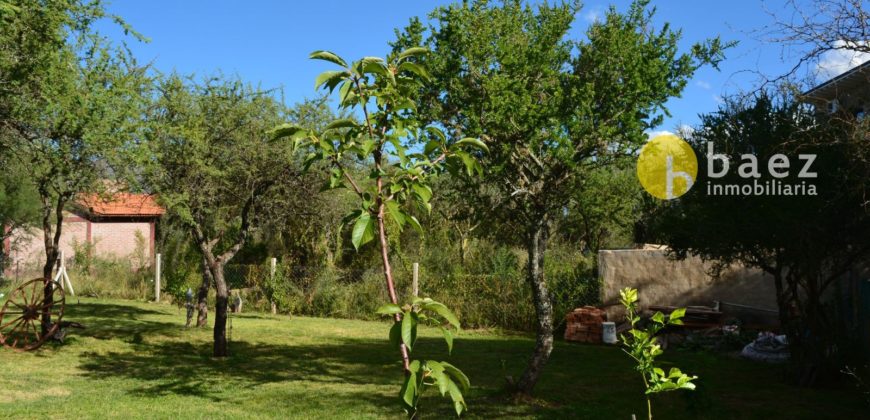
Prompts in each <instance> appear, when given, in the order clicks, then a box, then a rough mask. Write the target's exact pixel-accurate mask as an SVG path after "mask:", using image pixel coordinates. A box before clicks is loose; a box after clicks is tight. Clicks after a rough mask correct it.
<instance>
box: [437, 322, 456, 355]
mask: <svg viewBox="0 0 870 420" xmlns="http://www.w3.org/2000/svg"><path fill="white" fill-rule="evenodd" d="M438 329H439V330H441V335H443V336H444V341H446V342H447V354H452V353H453V333H452V332H450V330H448V329H447V328H444V327H438Z"/></svg>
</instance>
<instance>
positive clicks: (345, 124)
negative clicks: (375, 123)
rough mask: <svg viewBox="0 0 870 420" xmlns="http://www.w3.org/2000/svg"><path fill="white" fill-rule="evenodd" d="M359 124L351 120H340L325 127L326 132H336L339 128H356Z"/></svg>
mask: <svg viewBox="0 0 870 420" xmlns="http://www.w3.org/2000/svg"><path fill="white" fill-rule="evenodd" d="M357 127H359V124H358V123H357V122H356V121H354V120H353V119H351V118H340V119H337V120H335V121H333V122H331V123H329V125H327V126H326V129H327V130H338V129H340V128H357Z"/></svg>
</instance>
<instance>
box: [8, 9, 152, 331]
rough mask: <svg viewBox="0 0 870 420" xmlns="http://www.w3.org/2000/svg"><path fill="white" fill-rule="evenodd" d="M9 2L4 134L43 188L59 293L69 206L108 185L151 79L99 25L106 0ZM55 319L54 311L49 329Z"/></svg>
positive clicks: (45, 319) (48, 266) (49, 268)
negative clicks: (96, 24) (62, 242)
mask: <svg viewBox="0 0 870 420" xmlns="http://www.w3.org/2000/svg"><path fill="white" fill-rule="evenodd" d="M9 4H11V5H12V6H13V7H11V8H9V7H4V8H3V11H2V16H0V19H2V20H3V24H2V25H0V46H2V47H0V99H2V100H0V124H2V125H0V130H2V131H3V132H2V135H0V141H2V142H3V145H2V148H3V149H4V152H6V153H9V156H11V157H12V158H14V159H16V160H18V161H19V162H27V164H26V165H25V166H24V169H25V170H26V174H27V176H28V178H29V180H30V182H32V183H33V185H34V188H35V190H36V192H37V194H38V196H39V201H40V215H39V216H40V219H41V220H40V221H41V226H40V227H41V228H42V230H43V235H44V238H43V239H44V244H45V256H46V259H45V264H44V266H43V276H44V278H45V279H46V283H45V284H46V286H45V297H46V299H50V298H51V296H52V293H51V291H52V283H51V282H50V281H49V280H50V279H51V278H52V274H53V271H54V266H55V262H56V261H57V258H58V255H59V251H58V249H59V243H60V238H61V234H62V230H63V218H64V210H65V208H66V206H67V204H69V203H70V202H71V201H72V200H73V199H74V198H75V197H76V195H78V194H80V193H99V192H102V191H103V190H104V188H105V187H106V183H105V182H104V181H105V180H106V179H107V178H108V177H109V176H110V175H111V171H110V167H111V166H112V165H113V163H116V162H118V161H121V160H123V157H124V156H125V154H126V153H128V152H129V150H130V148H129V147H127V145H129V143H130V142H132V139H133V137H134V133H135V132H136V130H137V129H138V128H139V126H140V122H141V113H142V111H143V105H144V103H145V101H144V96H145V92H146V91H147V89H148V84H149V80H148V79H147V78H146V77H145V76H144V69H143V68H141V67H139V66H137V65H136V62H135V60H133V58H132V57H130V56H129V55H128V53H127V52H126V51H125V50H124V49H120V48H114V47H112V46H111V44H110V43H109V42H108V40H107V39H106V38H104V37H102V36H101V35H99V34H98V33H97V32H95V31H94V30H93V27H92V26H93V22H94V21H96V20H98V19H100V18H103V17H107V15H106V13H105V11H104V9H103V5H102V3H100V2H99V1H97V2H86V3H85V2H80V1H49V2H36V1H21V2H12V3H8V4H7V5H9ZM113 19H114V20H115V21H116V22H119V23H120V24H121V25H122V26H124V28H125V29H129V28H128V27H127V26H126V24H124V23H123V21H121V20H120V19H119V18H117V17H113ZM22 40H24V41H26V42H22ZM50 323H51V319H50V315H49V313H48V309H46V311H45V313H44V314H43V316H42V329H43V331H47V329H48V328H49V327H50Z"/></svg>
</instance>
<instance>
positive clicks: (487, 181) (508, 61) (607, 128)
mask: <svg viewBox="0 0 870 420" xmlns="http://www.w3.org/2000/svg"><path fill="white" fill-rule="evenodd" d="M647 5H648V1H635V2H634V3H632V5H631V6H630V7H629V10H628V11H627V12H626V13H624V14H623V13H619V12H618V11H617V10H616V9H615V8H611V9H610V10H609V11H608V12H607V14H606V17H605V18H604V19H603V20H602V21H599V22H595V23H593V24H591V25H590V27H589V28H588V30H587V31H586V39H582V40H570V39H568V38H567V34H568V30H569V28H570V27H571V25H572V24H573V23H574V22H575V18H576V16H577V13H578V12H579V9H580V6H579V3H578V2H571V3H564V4H559V5H548V4H545V5H540V6H531V5H525V4H523V2H521V1H519V0H508V1H504V2H502V3H501V4H499V5H495V4H493V3H491V2H488V1H482V0H481V1H470V2H463V3H462V4H454V5H450V6H445V7H441V8H438V9H436V10H435V11H434V12H433V13H432V15H431V17H432V21H433V24H432V27H431V28H430V31H431V32H430V34H429V36H428V37H427V38H426V41H425V42H426V44H427V45H428V46H429V47H430V49H431V50H432V51H433V53H432V55H431V56H429V57H425V58H421V59H420V62H421V63H423V64H424V65H426V66H427V67H428V68H429V70H430V72H431V74H432V77H433V80H434V82H433V83H432V84H430V85H427V86H426V87H425V89H423V90H421V92H420V95H421V99H420V101H419V104H420V105H419V110H420V114H421V118H423V119H424V120H427V121H433V122H437V123H438V124H440V125H442V126H443V127H445V128H446V129H447V130H448V131H449V132H450V133H451V134H452V135H453V136H454V137H462V136H479V137H480V138H481V139H482V140H483V141H484V142H485V143H486V144H487V146H489V148H490V151H491V152H490V153H488V154H486V155H485V156H481V158H482V164H483V166H484V167H485V168H487V170H486V171H484V178H483V181H482V183H478V182H474V181H472V182H470V185H471V187H470V188H469V192H468V194H467V197H468V199H470V200H474V202H475V203H476V205H478V206H479V208H480V209H482V210H483V211H485V212H486V214H487V216H488V217H489V218H492V219H496V220H499V221H501V222H502V223H503V224H504V225H505V226H509V227H510V229H512V230H513V232H514V233H513V234H512V235H511V238H515V239H516V240H518V241H519V242H521V243H522V244H523V246H524V247H525V249H526V252H527V254H528V267H527V274H526V277H527V281H528V284H529V286H530V287H531V289H532V296H533V298H534V304H535V313H536V317H537V342H536V346H535V350H534V353H533V355H532V357H531V358H530V360H529V364H528V367H527V368H526V370H525V372H524V373H523V375H522V376H521V377H520V379H519V380H518V381H517V383H516V384H515V385H516V388H517V390H518V391H519V392H520V393H523V394H529V393H531V391H532V389H533V387H534V386H535V384H536V383H537V381H538V379H539V377H540V374H541V371H542V369H543V368H544V365H545V364H546V362H547V359H548V358H549V355H550V352H551V351H552V348H553V309H552V304H551V301H550V291H549V290H548V288H547V282H546V280H545V278H544V272H545V270H544V264H545V258H544V255H545V253H546V250H547V241H548V238H549V236H550V233H551V229H552V221H553V220H554V217H556V216H557V215H558V214H559V213H560V212H562V211H563V209H565V208H566V206H568V205H569V204H570V203H571V201H572V199H574V198H577V195H576V194H573V192H574V191H575V190H576V188H577V187H578V185H580V184H582V182H583V181H584V180H585V179H586V178H587V177H589V176H590V174H591V173H592V172H593V171H595V170H596V169H599V168H608V167H609V165H611V163H612V162H613V160H614V159H620V158H622V157H624V156H626V155H631V154H632V153H634V152H635V151H636V150H637V149H638V148H639V147H640V146H641V145H642V144H643V143H644V141H645V140H646V134H645V133H644V131H645V130H646V129H648V128H651V127H654V126H656V125H657V124H659V123H660V122H661V121H662V118H663V115H664V114H667V110H666V109H665V107H664V104H665V102H666V101H667V100H668V99H669V98H671V97H674V96H678V95H679V94H680V92H682V90H683V88H684V87H685V85H686V83H687V81H688V80H689V78H690V77H691V76H692V75H693V74H694V72H695V70H696V69H698V68H699V67H700V66H702V65H705V64H714V65H715V64H716V63H717V62H718V61H719V60H720V59H721V58H722V51H723V49H724V48H725V47H727V45H723V44H722V43H721V42H720V41H719V39H718V38H716V39H712V40H709V41H707V42H705V43H699V44H695V45H693V46H692V48H691V52H689V53H684V54H681V53H679V51H678V47H677V43H678V41H679V40H680V32H679V31H675V30H673V29H671V27H670V26H669V25H667V24H665V25H663V26H662V27H661V28H658V29H657V28H655V25H653V22H652V17H653V15H654V11H655V9H649V8H648V7H647ZM422 38H423V27H422V25H420V24H419V22H416V21H412V24H411V25H410V26H409V27H408V28H406V29H405V31H404V32H403V33H401V34H400V35H399V39H398V40H397V41H396V42H395V43H394V47H395V48H396V49H399V48H402V47H405V46H407V45H408V44H410V43H413V42H415V41H417V40H421V39H422ZM581 199H582V197H581Z"/></svg>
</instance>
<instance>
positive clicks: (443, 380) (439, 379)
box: [426, 360, 450, 396]
mask: <svg viewBox="0 0 870 420" xmlns="http://www.w3.org/2000/svg"><path fill="white" fill-rule="evenodd" d="M426 366H428V367H429V370H431V371H432V373H431V376H432V378H433V379H434V380H435V385H437V386H438V392H440V393H441V395H442V396H444V394H446V393H447V383H448V381H450V377H448V376H447V375H446V374H445V373H444V365H442V364H441V362H436V361H434V360H427V361H426Z"/></svg>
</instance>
